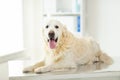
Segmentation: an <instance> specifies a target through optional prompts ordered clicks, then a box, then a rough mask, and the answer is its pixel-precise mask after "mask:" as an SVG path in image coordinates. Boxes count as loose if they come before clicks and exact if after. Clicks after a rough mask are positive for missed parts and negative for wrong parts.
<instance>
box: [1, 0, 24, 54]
mask: <svg viewBox="0 0 120 80" xmlns="http://www.w3.org/2000/svg"><path fill="white" fill-rule="evenodd" d="M22 9H23V8H22V0H0V56H4V55H6V54H9V53H13V52H17V51H20V50H23V30H22V29H23V11H22Z"/></svg>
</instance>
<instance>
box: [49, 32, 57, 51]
mask: <svg viewBox="0 0 120 80" xmlns="http://www.w3.org/2000/svg"><path fill="white" fill-rule="evenodd" d="M48 37H49V39H48V42H49V46H50V48H51V49H54V48H56V43H57V40H58V38H55V33H54V31H50V32H49V33H48Z"/></svg>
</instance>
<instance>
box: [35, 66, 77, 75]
mask: <svg viewBox="0 0 120 80" xmlns="http://www.w3.org/2000/svg"><path fill="white" fill-rule="evenodd" d="M73 69H74V70H76V69H77V66H76V65H59V64H51V65H48V66H43V67H38V68H36V69H35V73H37V74H40V73H45V72H51V71H69V70H73Z"/></svg>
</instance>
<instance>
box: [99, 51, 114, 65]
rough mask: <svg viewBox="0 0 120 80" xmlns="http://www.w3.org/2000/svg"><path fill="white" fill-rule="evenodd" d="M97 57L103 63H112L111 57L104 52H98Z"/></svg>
mask: <svg viewBox="0 0 120 80" xmlns="http://www.w3.org/2000/svg"><path fill="white" fill-rule="evenodd" d="M98 57H99V59H100V61H102V62H104V63H105V64H108V65H111V64H112V63H113V59H112V58H111V57H110V56H108V55H107V54H106V53H103V52H101V51H100V52H99V56H98Z"/></svg>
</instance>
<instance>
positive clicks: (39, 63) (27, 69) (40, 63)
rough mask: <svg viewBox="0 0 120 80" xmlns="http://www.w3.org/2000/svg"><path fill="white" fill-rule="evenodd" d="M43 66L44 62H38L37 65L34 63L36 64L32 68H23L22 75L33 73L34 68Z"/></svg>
mask: <svg viewBox="0 0 120 80" xmlns="http://www.w3.org/2000/svg"><path fill="white" fill-rule="evenodd" d="M44 65H45V63H44V61H41V62H38V63H36V64H35V65H33V66H29V67H26V68H24V69H23V73H29V72H34V70H35V69H36V68H38V67H42V66H44Z"/></svg>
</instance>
